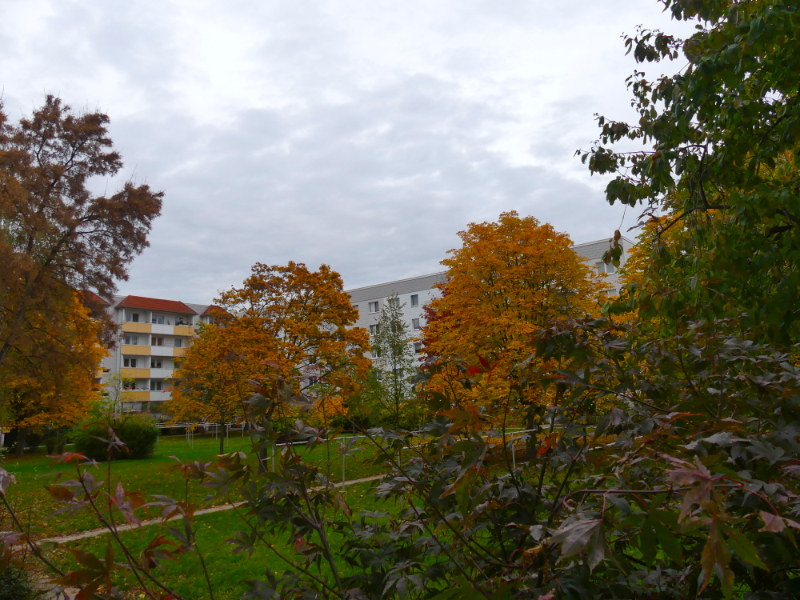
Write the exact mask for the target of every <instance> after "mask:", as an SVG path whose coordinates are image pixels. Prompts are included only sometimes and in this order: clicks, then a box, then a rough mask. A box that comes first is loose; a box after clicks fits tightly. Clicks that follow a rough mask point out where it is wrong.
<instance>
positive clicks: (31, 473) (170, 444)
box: [0, 436, 382, 539]
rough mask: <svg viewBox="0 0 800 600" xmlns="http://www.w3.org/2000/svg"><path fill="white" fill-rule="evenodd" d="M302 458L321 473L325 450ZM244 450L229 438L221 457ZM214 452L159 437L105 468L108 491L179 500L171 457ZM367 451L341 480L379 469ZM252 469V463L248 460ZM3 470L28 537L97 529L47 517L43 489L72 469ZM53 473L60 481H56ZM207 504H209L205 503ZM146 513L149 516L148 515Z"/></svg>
mask: <svg viewBox="0 0 800 600" xmlns="http://www.w3.org/2000/svg"><path fill="white" fill-rule="evenodd" d="M296 448H297V449H298V452H299V453H300V454H301V455H302V456H303V459H304V460H305V461H306V462H308V463H310V464H314V465H316V466H319V467H321V468H323V470H326V469H325V468H324V467H325V464H326V463H327V461H328V448H327V447H326V446H318V447H316V448H314V449H313V450H311V451H309V450H306V449H305V447H304V446H297V447H296ZM237 450H243V451H245V452H247V451H249V450H250V442H249V440H248V439H247V438H246V437H245V438H240V437H237V436H231V437H230V439H229V443H228V444H227V445H226V448H225V451H226V452H233V451H237ZM218 452H219V441H218V440H216V439H214V438H195V440H194V445H193V446H191V445H189V444H188V443H187V442H186V440H185V438H184V437H183V436H176V437H171V438H161V440H160V441H159V443H158V446H157V447H156V451H155V453H154V455H153V456H152V457H151V458H148V459H143V460H122V461H113V462H112V463H111V480H112V482H113V487H115V486H116V482H117V481H121V482H122V485H123V487H124V488H125V489H126V490H127V491H138V492H140V493H142V494H143V495H145V497H147V496H151V495H154V494H159V495H166V496H170V497H173V498H180V499H182V498H183V497H184V485H185V482H184V479H183V478H182V477H181V476H180V474H179V472H178V471H177V469H176V468H175V465H177V462H176V461H175V459H174V458H171V457H172V456H177V457H179V458H180V459H181V460H182V461H184V462H194V461H201V462H204V463H207V462H212V463H213V462H214V461H215V459H216V454H217V453H218ZM330 456H331V462H332V465H331V475H330V478H331V480H332V481H336V482H338V481H341V478H342V476H341V474H342V461H341V454H340V452H339V446H338V443H336V442H333V443H331V446H330ZM372 456H374V453H373V452H370V451H369V450H367V449H365V450H362V451H361V452H359V453H358V454H357V456H356V457H347V458H346V462H345V467H346V470H345V479H348V480H349V479H358V478H361V477H367V476H369V475H376V474H378V473H380V472H381V470H382V468H381V466H376V465H371V464H370V462H371V460H370V459H371V457H372ZM250 462H251V463H252V464H253V466H255V465H256V461H255V459H254V458H251V459H250ZM269 464H270V462H269V461H268V466H269ZM4 467H5V469H6V470H7V471H9V472H10V473H12V474H13V475H14V477H15V479H16V482H17V483H16V484H15V485H12V486H11V487H10V488H9V490H8V500H9V504H11V506H12V508H13V509H14V512H15V513H16V514H17V515H18V518H19V519H20V521H21V522H22V523H23V525H24V527H25V528H26V529H27V530H28V531H29V533H30V535H31V537H33V538H34V539H40V538H44V537H52V536H57V535H68V534H73V533H78V532H81V531H87V530H90V529H95V528H97V527H98V526H99V524H98V523H97V522H96V520H95V519H94V517H92V516H91V515H89V514H88V513H87V511H81V512H80V513H78V514H76V515H75V516H74V517H72V518H69V519H67V518H65V517H63V516H58V517H55V518H50V517H49V515H50V514H51V513H53V512H54V511H55V510H56V509H58V508H59V507H60V505H58V504H57V503H55V502H54V501H53V499H52V497H51V494H50V492H48V491H47V489H46V487H45V486H48V485H53V484H54V483H55V482H56V481H57V480H58V481H61V482H63V481H68V480H71V479H75V476H76V471H75V467H74V466H72V465H64V464H58V465H54V464H53V459H50V458H47V457H46V456H42V455H27V456H23V457H22V458H10V457H9V458H6V461H5V465H4ZM106 468H107V464H105V463H103V464H101V465H100V466H99V467H96V468H94V469H93V470H92V474H93V475H94V477H95V479H96V480H97V481H105V480H107V479H108V477H107V470H106ZM59 474H61V475H60V477H59ZM207 493H208V491H207V490H206V489H205V488H200V487H198V486H196V485H191V486H190V493H189V500H190V501H192V502H195V503H202V501H203V498H204V497H205V496H206V495H207ZM211 505H213V504H211ZM148 511H149V512H148ZM139 516H140V518H151V517H155V516H157V511H156V510H155V509H145V511H144V512H143V514H140V515H139ZM10 529H13V527H12V524H11V522H10V517H9V515H8V514H7V511H6V510H5V509H2V514H0V530H10Z"/></svg>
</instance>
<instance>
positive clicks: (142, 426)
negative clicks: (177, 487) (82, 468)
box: [73, 415, 159, 461]
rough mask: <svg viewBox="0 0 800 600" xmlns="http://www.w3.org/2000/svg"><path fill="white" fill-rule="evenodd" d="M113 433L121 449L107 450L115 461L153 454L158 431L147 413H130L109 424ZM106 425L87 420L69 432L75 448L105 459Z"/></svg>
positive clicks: (107, 435) (106, 456)
mask: <svg viewBox="0 0 800 600" xmlns="http://www.w3.org/2000/svg"><path fill="white" fill-rule="evenodd" d="M110 427H111V428H112V429H113V430H114V433H115V434H116V436H117V437H118V438H119V439H120V440H121V441H122V442H123V443H124V444H125V446H126V447H127V449H125V448H118V447H117V448H114V449H112V450H111V452H112V458H114V459H115V460H119V459H124V458H148V457H149V456H151V455H152V454H153V451H154V450H155V447H156V442H157V441H158V436H159V431H158V427H157V426H156V421H155V419H153V417H151V416H149V415H130V416H126V417H124V418H122V419H117V420H114V421H113V422H112V423H110ZM109 435H110V434H109V425H106V424H103V423H90V424H86V425H83V426H82V427H78V428H76V429H75V430H74V432H73V439H74V440H75V450H76V451H77V452H80V453H81V454H83V455H84V456H86V457H87V458H92V459H94V460H98V461H101V460H106V459H107V458H108V442H107V441H106V440H108V439H109Z"/></svg>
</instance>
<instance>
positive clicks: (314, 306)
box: [218, 262, 370, 420]
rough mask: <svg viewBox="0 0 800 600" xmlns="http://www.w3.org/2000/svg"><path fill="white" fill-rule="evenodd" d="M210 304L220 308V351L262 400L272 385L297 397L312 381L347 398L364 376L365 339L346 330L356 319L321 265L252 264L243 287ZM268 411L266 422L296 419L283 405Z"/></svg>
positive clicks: (333, 278) (345, 297) (339, 281)
mask: <svg viewBox="0 0 800 600" xmlns="http://www.w3.org/2000/svg"><path fill="white" fill-rule="evenodd" d="M218 304H219V305H220V307H221V308H222V309H224V310H225V311H226V314H224V315H222V316H221V317H220V325H221V326H222V327H224V328H225V338H226V340H227V342H228V348H229V349H230V350H231V351H232V352H235V353H236V354H237V355H240V356H241V357H242V359H241V360H243V361H244V362H245V364H246V365H248V366H247V369H248V371H247V372H248V373H249V375H248V377H249V378H250V379H252V380H257V381H260V382H262V384H263V386H262V390H261V391H262V392H264V393H266V394H268V395H270V394H269V393H267V391H266V390H269V389H272V387H271V386H273V385H275V382H277V381H280V382H282V383H281V385H282V386H283V385H288V386H289V388H290V389H291V391H292V392H299V391H301V390H302V389H304V388H305V387H307V386H308V382H309V381H313V380H318V381H324V382H325V384H326V385H327V386H328V388H329V389H331V390H337V393H338V394H340V395H344V396H349V395H350V394H352V393H353V392H354V391H356V390H357V388H358V385H359V384H358V381H360V380H362V379H363V378H364V377H365V376H366V373H367V371H368V369H369V364H370V361H369V359H368V358H366V357H365V356H364V352H365V351H366V350H367V348H368V347H369V342H368V336H367V334H366V332H365V331H364V330H362V329H356V328H351V326H352V325H353V324H354V323H355V322H356V319H357V318H358V314H357V312H356V309H355V308H353V306H352V305H351V304H350V297H349V296H348V295H347V294H346V293H345V292H344V290H343V288H342V279H341V277H340V276H339V274H338V273H336V272H335V271H333V270H332V269H331V268H330V267H328V266H327V265H322V266H321V267H320V268H319V270H318V271H311V270H309V269H308V268H307V267H306V266H305V265H304V264H302V263H294V262H290V263H289V264H288V265H286V266H280V265H274V266H269V265H264V264H261V263H256V264H255V265H254V266H253V269H252V274H251V275H250V277H248V278H247V279H246V280H245V281H244V283H243V285H242V286H241V287H238V288H236V287H234V288H232V289H231V290H229V291H227V292H225V293H223V294H222V296H221V297H220V299H219V301H218ZM273 408H274V410H273V411H272V412H271V413H270V418H283V419H284V420H285V419H286V418H288V417H292V416H296V415H297V410H296V407H293V406H292V404H291V403H290V402H276V403H275V404H274V406H273Z"/></svg>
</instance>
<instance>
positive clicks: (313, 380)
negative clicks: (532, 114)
mask: <svg viewBox="0 0 800 600" xmlns="http://www.w3.org/2000/svg"><path fill="white" fill-rule="evenodd" d="M308 385H317V378H316V377H314V376H313V375H312V376H311V377H309V378H308Z"/></svg>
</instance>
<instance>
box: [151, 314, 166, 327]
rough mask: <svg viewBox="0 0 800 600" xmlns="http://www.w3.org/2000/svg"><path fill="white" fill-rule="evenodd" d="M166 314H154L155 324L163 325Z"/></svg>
mask: <svg viewBox="0 0 800 600" xmlns="http://www.w3.org/2000/svg"><path fill="white" fill-rule="evenodd" d="M163 324H164V315H153V325H163Z"/></svg>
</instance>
